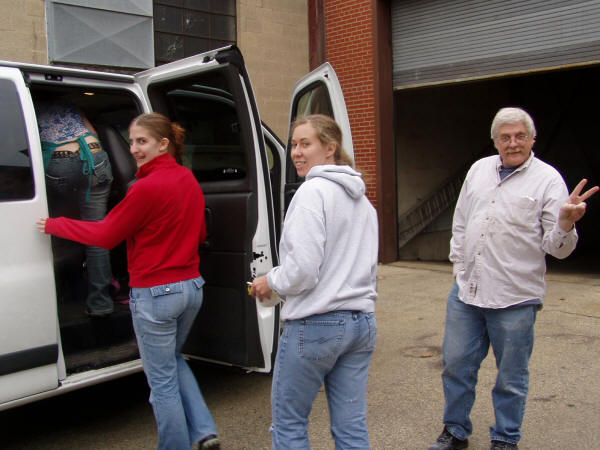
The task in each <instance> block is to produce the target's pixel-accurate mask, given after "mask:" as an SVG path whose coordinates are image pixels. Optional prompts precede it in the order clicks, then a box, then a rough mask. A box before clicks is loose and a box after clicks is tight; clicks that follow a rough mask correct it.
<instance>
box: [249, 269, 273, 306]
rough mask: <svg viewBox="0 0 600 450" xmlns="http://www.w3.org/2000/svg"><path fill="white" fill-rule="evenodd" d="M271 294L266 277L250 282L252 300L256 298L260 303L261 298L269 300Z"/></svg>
mask: <svg viewBox="0 0 600 450" xmlns="http://www.w3.org/2000/svg"><path fill="white" fill-rule="evenodd" d="M271 292H272V290H271V288H270V287H269V283H267V276H266V275H263V276H261V277H258V278H255V279H254V281H253V282H252V289H250V295H251V296H252V297H254V298H256V297H258V300H259V301H261V302H262V301H263V298H266V299H270V298H271Z"/></svg>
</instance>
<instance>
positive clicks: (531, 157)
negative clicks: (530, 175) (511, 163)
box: [496, 150, 535, 172]
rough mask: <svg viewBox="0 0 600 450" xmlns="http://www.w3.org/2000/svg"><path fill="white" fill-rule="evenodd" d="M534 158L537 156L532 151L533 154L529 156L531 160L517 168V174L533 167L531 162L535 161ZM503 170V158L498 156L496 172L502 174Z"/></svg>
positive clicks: (528, 159)
mask: <svg viewBox="0 0 600 450" xmlns="http://www.w3.org/2000/svg"><path fill="white" fill-rule="evenodd" d="M534 156H535V154H534V153H533V150H531V153H530V154H529V158H527V161H525V162H524V163H523V164H521V165H520V166H518V167H515V172H520V171H521V170H525V169H527V168H528V167H529V166H530V165H531V161H532V160H533V157H534ZM501 168H502V158H500V155H498V159H497V160H496V171H497V172H500V169H501Z"/></svg>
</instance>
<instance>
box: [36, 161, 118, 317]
mask: <svg viewBox="0 0 600 450" xmlns="http://www.w3.org/2000/svg"><path fill="white" fill-rule="evenodd" d="M92 156H93V157H94V164H95V166H96V168H95V170H94V174H93V177H92V184H91V186H90V179H89V175H85V174H84V173H83V162H82V161H81V159H80V158H79V157H75V158H53V159H51V160H50V163H49V164H48V167H47V168H46V185H47V188H48V203H49V206H50V215H51V216H53V217H56V216H67V217H73V216H74V215H75V212H76V211H77V210H78V211H79V217H80V218H81V220H89V221H94V222H97V221H100V220H102V219H104V217H105V216H106V209H107V204H108V197H109V195H110V187H111V184H112V181H113V175H112V170H111V166H110V160H109V159H108V154H107V153H106V152H104V151H101V152H97V153H93V154H92ZM88 188H89V189H90V198H89V200H88V201H86V195H87V193H88ZM58 242H60V241H58ZM54 248H55V250H56V252H57V253H60V252H61V248H64V247H62V246H61V244H60V243H55V244H54ZM85 256H86V266H87V273H88V294H87V299H86V306H87V309H88V310H89V311H91V312H95V313H110V312H112V311H113V308H114V306H113V301H112V298H111V296H110V292H109V286H110V282H111V278H112V270H111V267H110V253H109V251H108V250H105V249H103V248H100V247H91V246H85ZM57 257H58V258H59V259H60V258H61V256H60V255H57Z"/></svg>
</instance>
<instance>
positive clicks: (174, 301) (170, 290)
mask: <svg viewBox="0 0 600 450" xmlns="http://www.w3.org/2000/svg"><path fill="white" fill-rule="evenodd" d="M150 295H152V312H153V315H154V318H155V319H157V320H172V319H176V318H177V317H179V315H180V314H181V313H182V312H183V311H184V310H185V298H184V295H183V283H182V282H180V281H179V282H176V283H169V284H162V285H160V286H153V287H151V288H150Z"/></svg>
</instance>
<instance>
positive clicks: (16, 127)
mask: <svg viewBox="0 0 600 450" xmlns="http://www.w3.org/2000/svg"><path fill="white" fill-rule="evenodd" d="M0 105H2V108H0V123H1V124H2V126H0V142H1V143H2V144H1V147H0V201H15V200H27V199H31V198H33V196H34V193H35V190H34V184H33V172H32V170H31V157H30V154H29V143H28V141H27V133H26V131H25V130H26V129H25V121H24V119H23V110H22V109H21V102H20V101H19V95H18V93H17V87H16V86H15V84H14V83H13V82H12V81H9V80H0Z"/></svg>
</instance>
